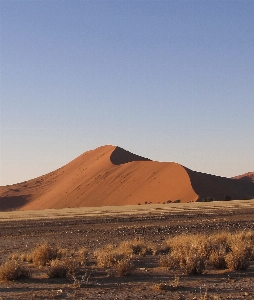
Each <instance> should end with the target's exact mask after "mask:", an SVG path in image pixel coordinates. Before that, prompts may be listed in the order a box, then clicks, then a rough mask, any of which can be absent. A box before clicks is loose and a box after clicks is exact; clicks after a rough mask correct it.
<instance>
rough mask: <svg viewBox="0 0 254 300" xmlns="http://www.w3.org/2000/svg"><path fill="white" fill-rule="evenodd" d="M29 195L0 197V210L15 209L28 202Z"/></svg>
mask: <svg viewBox="0 0 254 300" xmlns="http://www.w3.org/2000/svg"><path fill="white" fill-rule="evenodd" d="M29 198H30V195H22V196H6V197H0V211H8V210H16V209H18V208H20V207H22V206H24V205H25V204H26V203H28V201H29Z"/></svg>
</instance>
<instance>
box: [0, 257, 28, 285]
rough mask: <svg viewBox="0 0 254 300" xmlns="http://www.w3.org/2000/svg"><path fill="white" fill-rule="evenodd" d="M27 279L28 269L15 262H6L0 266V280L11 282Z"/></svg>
mask: <svg viewBox="0 0 254 300" xmlns="http://www.w3.org/2000/svg"><path fill="white" fill-rule="evenodd" d="M29 277H31V271H30V269H29V268H27V267H25V266H22V265H21V264H20V263H18V262H17V261H15V260H10V261H7V262H6V263H4V264H3V265H1V266H0V280H4V281H11V280H17V279H20V278H29Z"/></svg>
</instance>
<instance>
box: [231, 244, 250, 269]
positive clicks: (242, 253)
mask: <svg viewBox="0 0 254 300" xmlns="http://www.w3.org/2000/svg"><path fill="white" fill-rule="evenodd" d="M251 254H252V251H251V248H250V245H248V244H246V243H245V242H244V241H241V242H239V241H238V243H236V244H232V245H231V252H229V253H228V254H227V255H226V256H225V261H226V264H227V267H228V268H229V269H230V270H247V269H248V267H249V265H250V258H251Z"/></svg>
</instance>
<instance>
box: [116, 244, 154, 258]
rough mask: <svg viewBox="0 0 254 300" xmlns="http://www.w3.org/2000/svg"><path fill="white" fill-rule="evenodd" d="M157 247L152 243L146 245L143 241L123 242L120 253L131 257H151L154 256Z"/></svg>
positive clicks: (119, 249) (119, 248)
mask: <svg viewBox="0 0 254 300" xmlns="http://www.w3.org/2000/svg"><path fill="white" fill-rule="evenodd" d="M154 249H155V246H154V245H153V244H151V243H146V242H145V241H143V240H128V241H123V242H122V243H121V244H120V245H119V246H118V251H120V252H122V253H123V254H125V255H126V256H129V255H141V256H146V255H151V254H153V252H154Z"/></svg>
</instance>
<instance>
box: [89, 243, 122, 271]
mask: <svg viewBox="0 0 254 300" xmlns="http://www.w3.org/2000/svg"><path fill="white" fill-rule="evenodd" d="M94 255H95V257H96V259H97V265H98V266H99V267H102V268H109V267H113V266H115V265H116V264H117V262H118V261H120V260H122V259H124V258H125V257H126V255H125V254H123V253H122V252H120V251H118V249H117V248H116V247H114V246H113V245H111V244H109V245H106V246H105V247H104V248H102V249H97V250H95V252H94Z"/></svg>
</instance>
